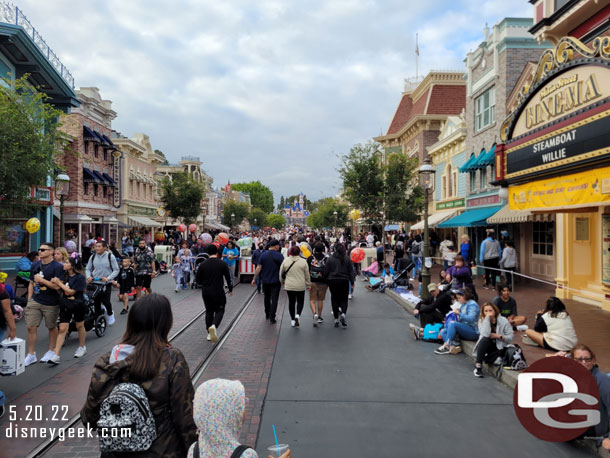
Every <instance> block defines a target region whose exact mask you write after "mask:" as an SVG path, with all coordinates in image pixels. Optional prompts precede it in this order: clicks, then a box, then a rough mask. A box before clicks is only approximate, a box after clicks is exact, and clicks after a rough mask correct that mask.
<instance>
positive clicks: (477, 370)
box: [473, 302, 513, 377]
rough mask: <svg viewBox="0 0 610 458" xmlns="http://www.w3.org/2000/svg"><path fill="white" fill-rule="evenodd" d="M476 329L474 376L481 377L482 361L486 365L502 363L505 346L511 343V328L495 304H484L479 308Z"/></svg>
mask: <svg viewBox="0 0 610 458" xmlns="http://www.w3.org/2000/svg"><path fill="white" fill-rule="evenodd" d="M478 328H479V340H478V341H477V343H476V345H475V346H474V350H473V353H474V355H475V358H476V359H475V364H474V375H475V377H483V361H485V362H486V363H487V364H491V363H495V364H498V363H499V364H501V363H502V358H503V357H504V353H506V348H507V347H506V346H507V345H508V344H509V343H511V342H512V341H513V327H512V326H511V324H510V323H509V321H508V320H507V319H506V318H504V317H503V316H502V315H500V309H499V308H498V307H497V306H496V305H495V304H493V303H491V302H485V303H484V304H483V306H482V307H481V314H480V315H479V322H478ZM498 358H499V361H498ZM499 364H498V365H499Z"/></svg>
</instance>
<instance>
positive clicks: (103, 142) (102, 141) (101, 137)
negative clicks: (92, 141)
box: [93, 130, 110, 146]
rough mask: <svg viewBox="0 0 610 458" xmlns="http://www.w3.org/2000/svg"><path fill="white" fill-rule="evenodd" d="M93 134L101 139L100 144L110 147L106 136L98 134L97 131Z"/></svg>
mask: <svg viewBox="0 0 610 458" xmlns="http://www.w3.org/2000/svg"><path fill="white" fill-rule="evenodd" d="M93 133H94V134H95V136H96V137H97V138H99V141H100V143H101V144H102V145H105V146H110V145H109V144H108V142H107V141H106V140H105V139H104V136H103V135H102V134H100V133H99V132H97V131H95V130H94V131H93Z"/></svg>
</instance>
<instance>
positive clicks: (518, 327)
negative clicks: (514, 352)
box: [517, 324, 529, 332]
mask: <svg viewBox="0 0 610 458" xmlns="http://www.w3.org/2000/svg"><path fill="white" fill-rule="evenodd" d="M528 329H529V326H528V325H527V324H520V325H519V326H517V331H521V332H524V331H527V330H528Z"/></svg>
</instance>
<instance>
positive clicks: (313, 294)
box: [307, 242, 328, 327]
mask: <svg viewBox="0 0 610 458" xmlns="http://www.w3.org/2000/svg"><path fill="white" fill-rule="evenodd" d="M324 248H325V247H324V244H323V243H322V242H316V243H314V246H313V253H312V255H311V256H310V257H309V258H308V259H307V264H308V265H309V275H310V277H311V289H310V290H309V307H310V308H311V313H312V314H313V325H314V327H316V326H318V325H319V324H322V323H323V322H324V318H322V308H323V307H324V299H326V290H327V289H328V284H327V283H326V279H325V278H324V275H323V274H322V273H321V271H322V270H323V269H324V265H325V264H326V260H327V257H326V255H325V254H324ZM312 265H313V266H314V267H312Z"/></svg>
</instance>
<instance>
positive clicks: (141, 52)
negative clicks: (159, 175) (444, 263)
mask: <svg viewBox="0 0 610 458" xmlns="http://www.w3.org/2000/svg"><path fill="white" fill-rule="evenodd" d="M177 3H180V5H179V6H176V4H177ZM522 3H523V5H522V4H516V5H515V4H514V2H506V1H504V0H493V1H488V2H484V4H483V5H481V2H480V1H475V0H456V1H453V0H428V1H426V2H405V1H404V0H403V1H398V0H385V1H381V0H377V1H374V0H332V1H331V0H327V1H321V0H312V1H309V2H302V1H293V2H287V1H280V0H264V1H259V2H247V1H226V2H201V1H197V0H187V1H182V2H165V1H160V0H146V1H144V0H139V1H135V0H132V1H123V0H109V1H94V0H90V1H81V2H74V1H69V0H55V1H52V2H38V1H35V0H23V1H20V2H19V3H18V4H17V6H19V7H20V8H22V9H23V11H24V13H25V14H26V15H27V16H28V18H29V19H30V20H31V21H32V23H33V24H34V26H35V27H36V28H37V29H38V31H39V32H40V33H41V34H42V36H43V37H44V39H45V40H46V41H47V43H49V45H50V46H51V47H52V48H53V49H54V50H55V52H56V53H57V54H58V55H59V56H60V58H61V59H62V61H63V62H64V64H66V65H67V66H68V68H69V69H70V70H71V71H72V73H73V75H74V77H75V80H76V84H77V86H96V87H99V88H100V92H101V94H102V96H103V97H104V98H108V99H110V100H112V101H113V108H114V109H115V110H116V111H117V112H118V117H117V119H116V120H115V121H114V124H113V125H114V127H115V128H116V129H117V130H119V131H120V132H122V133H123V134H125V135H128V136H131V135H132V134H133V133H134V132H145V133H147V134H149V135H150V137H151V141H152V143H153V147H154V148H158V149H161V150H162V151H164V152H165V153H166V155H167V156H168V157H169V159H170V160H173V161H175V160H178V159H179V158H180V156H182V155H186V154H188V155H196V156H201V158H202V160H203V162H204V168H205V169H206V170H207V171H208V172H209V173H210V174H211V175H212V177H213V178H214V180H215V184H216V185H222V184H224V183H226V181H227V180H228V179H230V180H231V181H232V182H237V181H243V180H254V179H260V180H261V181H262V182H264V183H266V184H267V185H269V186H270V187H271V188H272V190H273V191H274V194H275V196H276V198H277V199H279V196H280V195H282V194H283V195H290V194H295V193H298V192H300V191H303V192H304V193H306V194H307V195H308V196H309V197H310V198H313V199H317V198H319V197H323V196H328V195H334V194H336V192H337V190H338V185H339V180H338V177H337V173H336V168H337V166H338V160H337V157H336V155H337V153H342V152H346V151H348V150H349V148H350V147H351V146H352V145H353V144H354V143H358V142H363V141H366V140H367V139H369V138H371V137H373V136H376V135H379V133H380V130H382V131H385V130H386V129H387V126H388V124H389V122H390V120H391V117H392V115H393V114H394V110H395V108H396V104H397V103H398V101H399V98H400V94H401V91H402V85H403V78H405V77H409V76H413V75H414V73H415V61H414V48H415V43H414V41H415V32H416V31H418V32H419V36H420V43H419V47H420V53H421V57H420V66H419V67H420V72H425V71H427V70H430V69H439V68H441V69H462V68H463V62H462V61H463V59H464V56H465V53H466V52H467V51H468V50H469V49H470V48H473V47H474V46H476V45H477V44H478V42H480V40H481V39H482V38H483V33H482V28H483V26H484V25H485V23H486V22H488V23H489V24H490V26H491V25H493V24H494V23H496V22H498V21H499V20H501V19H502V18H503V17H505V16H526V17H527V16H531V12H532V11H531V6H530V5H529V4H527V2H525V1H523V2H522Z"/></svg>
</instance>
